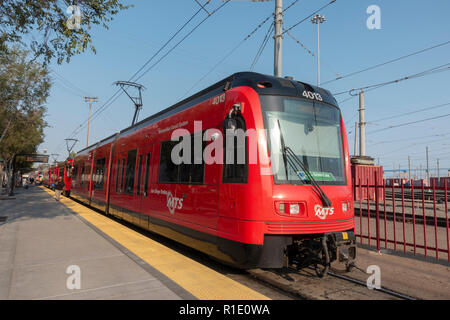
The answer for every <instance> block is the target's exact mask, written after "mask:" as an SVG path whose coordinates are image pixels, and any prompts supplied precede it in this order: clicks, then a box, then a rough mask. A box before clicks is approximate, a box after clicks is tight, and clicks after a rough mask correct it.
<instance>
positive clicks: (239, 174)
mask: <svg viewBox="0 0 450 320" xmlns="http://www.w3.org/2000/svg"><path fill="white" fill-rule="evenodd" d="M234 119H235V120H236V129H241V130H243V132H245V130H246V126H245V120H244V118H242V117H240V116H238V117H236V118H234ZM226 136H227V135H226V134H225V135H224V139H223V141H224V153H223V156H224V165H223V178H222V180H223V183H247V182H248V137H245V138H244V140H245V143H243V141H242V138H239V136H238V135H236V136H234V138H233V139H234V141H233V149H234V150H233V154H234V159H233V160H234V161H233V162H232V163H231V164H228V163H227V161H226V160H227V159H226V156H227V151H226V146H227V141H226V140H227V137H226ZM241 154H245V163H239V161H238V155H241ZM241 162H242V161H241Z"/></svg>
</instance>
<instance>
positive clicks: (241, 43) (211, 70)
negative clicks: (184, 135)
mask: <svg viewBox="0 0 450 320" xmlns="http://www.w3.org/2000/svg"><path fill="white" fill-rule="evenodd" d="M298 2H299V0H295V1H293V2H292V3H291V4H290V5H289V6H287V7H286V9H284V10H283V13H286V11H288V10H289V9H290V8H292V6H294V5H295V4H297V3H298ZM273 16H274V14H273V13H272V14H270V15H269V16H268V17H266V18H265V19H264V20H263V21H262V22H261V23H260V24H259V25H258V26H257V27H256V28H255V29H253V30H252V31H251V32H250V33H249V34H248V35H247V36H246V37H245V38H244V39H242V40H241V41H240V42H239V43H238V44H237V45H236V46H234V47H233V48H232V49H231V50H230V51H229V52H227V54H226V55H225V56H224V57H223V58H221V59H220V60H219V61H218V62H217V63H216V64H215V65H214V66H212V68H211V69H210V70H209V71H207V72H206V73H205V74H204V75H203V76H202V77H201V78H200V79H199V80H198V81H196V82H195V83H194V85H192V86H191V87H190V88H189V89H188V90H187V91H186V92H185V93H184V95H183V98H184V97H187V96H188V94H189V93H190V92H191V91H192V90H193V89H194V88H195V87H196V86H197V85H198V84H199V83H200V82H202V81H203V80H204V79H205V78H206V77H208V76H209V75H210V74H211V73H212V72H213V71H214V70H215V69H216V68H217V67H218V66H219V65H221V64H222V63H223V62H224V61H225V60H226V59H228V58H229V57H230V56H231V55H232V54H233V53H234V52H235V51H236V50H237V49H239V47H241V46H242V45H243V44H244V43H245V42H246V41H247V40H248V39H250V38H251V37H252V36H253V34H254V33H255V32H256V31H258V30H259V29H260V28H261V27H262V26H263V25H264V24H266V22H267V21H268V20H269V19H270V18H272V17H273Z"/></svg>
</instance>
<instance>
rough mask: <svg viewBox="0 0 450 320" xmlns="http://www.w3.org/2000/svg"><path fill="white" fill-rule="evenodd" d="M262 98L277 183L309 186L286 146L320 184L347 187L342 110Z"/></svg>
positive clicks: (281, 98) (315, 104) (294, 101)
mask: <svg viewBox="0 0 450 320" xmlns="http://www.w3.org/2000/svg"><path fill="white" fill-rule="evenodd" d="M260 98H261V107H262V110H263V115H264V122H265V127H266V129H267V130H268V140H269V150H270V154H271V163H272V169H273V174H274V180H275V183H279V184H304V183H308V181H307V179H305V172H302V171H296V170H295V166H292V165H290V161H292V159H290V158H287V157H286V156H287V155H286V153H285V152H283V145H284V146H285V148H288V149H290V150H292V153H291V156H293V155H295V156H296V157H297V158H298V160H300V161H301V162H302V163H303V164H304V167H305V169H306V170H308V171H309V174H311V176H312V177H313V178H314V180H315V181H317V183H318V184H321V185H343V184H345V170H344V158H343V146H342V134H341V125H340V119H341V118H340V111H339V109H338V108H335V107H333V106H330V105H327V104H325V103H321V102H317V101H312V100H305V99H301V98H293V97H282V96H264V95H262V96H261V97H260ZM306 176H307V175H306Z"/></svg>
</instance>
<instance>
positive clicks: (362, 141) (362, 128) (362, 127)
mask: <svg viewBox="0 0 450 320" xmlns="http://www.w3.org/2000/svg"><path fill="white" fill-rule="evenodd" d="M364 111H365V107H364V90H361V92H360V93H359V155H360V156H365V155H366V120H365V114H364Z"/></svg>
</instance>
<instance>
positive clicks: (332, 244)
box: [71, 72, 356, 274]
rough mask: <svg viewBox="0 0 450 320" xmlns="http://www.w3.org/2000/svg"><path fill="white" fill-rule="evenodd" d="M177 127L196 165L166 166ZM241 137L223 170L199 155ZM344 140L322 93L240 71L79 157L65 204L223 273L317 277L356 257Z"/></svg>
mask: <svg viewBox="0 0 450 320" xmlns="http://www.w3.org/2000/svg"><path fill="white" fill-rule="evenodd" d="M199 121H201V127H199ZM177 129H178V130H179V129H184V133H185V134H184V135H182V136H183V137H182V140H183V141H189V142H192V143H191V144H190V145H191V146H192V150H191V151H192V155H191V156H190V157H191V160H197V161H191V162H193V163H189V162H188V163H181V164H176V163H175V162H174V161H173V159H172V157H171V156H172V154H173V152H174V149H175V148H177V144H178V142H176V141H172V133H173V132H174V130H177ZM237 130H241V131H243V132H245V133H247V132H250V131H252V130H253V132H254V133H255V134H254V139H251V137H250V135H246V136H244V137H243V140H242V141H243V143H239V142H238V140H239V139H238V138H237V136H236V138H235V137H233V140H234V141H233V142H234V144H233V143H232V144H231V146H232V148H231V149H230V150H232V152H231V156H230V157H231V158H230V157H229V153H228V152H229V149H226V151H224V152H223V154H222V155H220V154H219V158H220V157H223V158H224V161H222V162H223V163H220V162H217V161H216V162H214V161H210V160H211V157H214V156H217V155H216V154H215V153H214V152H211V153H210V154H208V152H206V151H208V150H209V151H210V150H211V149H209V148H210V147H211V146H212V145H213V144H214V143H215V144H216V145H217V144H218V143H219V144H223V145H224V146H225V145H226V143H227V142H226V141H227V140H230V141H231V138H228V136H227V135H226V132H230V131H231V132H233V131H237ZM207 132H213V134H207ZM345 132H346V131H345V128H344V122H343V120H342V116H341V113H340V110H339V108H338V106H337V102H336V100H335V99H334V97H333V96H332V95H331V94H330V92H329V91H327V90H324V89H322V88H318V87H315V86H311V85H308V84H306V83H302V82H299V81H294V80H292V79H287V78H276V77H271V76H267V75H262V74H257V73H251V72H242V73H236V74H234V75H232V76H230V77H228V78H226V79H224V80H222V81H220V82H218V83H217V84H215V85H213V86H211V87H209V88H207V89H205V90H203V91H201V92H199V93H197V94H195V95H194V96H192V97H190V98H188V99H186V100H184V101H182V102H180V103H177V104H176V105H174V106H172V107H170V108H168V109H165V110H163V111H161V112H159V113H157V114H155V115H153V116H151V117H149V118H147V119H145V120H143V121H141V122H139V123H137V124H136V125H134V126H132V127H129V128H127V129H125V130H122V131H121V132H120V133H117V134H115V135H113V136H110V137H108V138H106V139H104V140H102V141H100V142H98V143H96V144H95V145H92V146H90V147H88V148H86V149H84V150H82V151H80V152H79V153H78V154H77V156H76V157H75V159H74V163H73V179H72V186H71V196H72V197H74V198H76V199H78V200H80V201H82V202H84V203H86V204H88V205H91V206H93V207H96V208H98V209H101V210H103V211H104V212H105V213H106V214H110V215H114V216H116V217H119V218H121V219H124V220H126V221H129V222H131V223H133V224H135V225H137V226H140V227H142V228H144V229H148V230H150V231H152V232H155V233H158V234H161V235H164V236H166V237H168V238H171V239H174V240H176V241H178V242H181V243H183V244H184V245H187V246H190V247H193V248H195V249H197V250H199V251H202V252H204V253H206V254H208V255H210V256H212V257H214V258H215V259H218V260H220V261H222V262H224V263H226V264H230V265H233V266H236V267H239V268H254V267H263V268H281V267H283V266H285V265H286V264H295V265H297V267H298V268H301V267H305V266H308V265H316V267H317V270H318V273H322V274H323V273H324V272H326V270H327V268H328V266H329V264H330V262H332V261H334V260H336V259H339V260H344V259H345V260H346V261H347V263H348V262H349V261H350V262H351V261H352V259H354V258H355V255H356V249H355V237H354V214H353V196H352V185H351V181H352V180H351V170H350V159H349V150H348V143H347V137H346V133H345ZM220 134H223V135H222V136H223V139H219V137H220ZM202 136H203V139H202ZM196 137H200V138H199V141H200V143H197V144H196V143H195V140H196V139H197V138H196ZM202 140H203V141H202ZM197 142H198V140H197ZM199 145H200V147H199ZM196 148H197V149H196ZM188 151H189V150H188ZM183 152H186V150H184V151H183ZM239 152H243V153H244V155H245V156H244V159H243V161H236V160H237V155H238V154H239ZM255 152H256V153H257V154H258V157H257V159H256V161H253V162H251V161H250V159H251V158H252V153H255ZM198 154H202V155H204V156H203V157H200V158H201V159H194V158H195V157H198ZM261 155H262V157H261ZM187 157H188V158H189V156H187ZM233 157H234V159H233ZM216 158H217V157H216ZM225 158H226V159H225ZM263 158H264V159H270V161H263V160H262V159H263ZM230 159H231V160H234V161H229V160H230ZM275 162H276V163H277V168H275V165H274V164H275Z"/></svg>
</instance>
